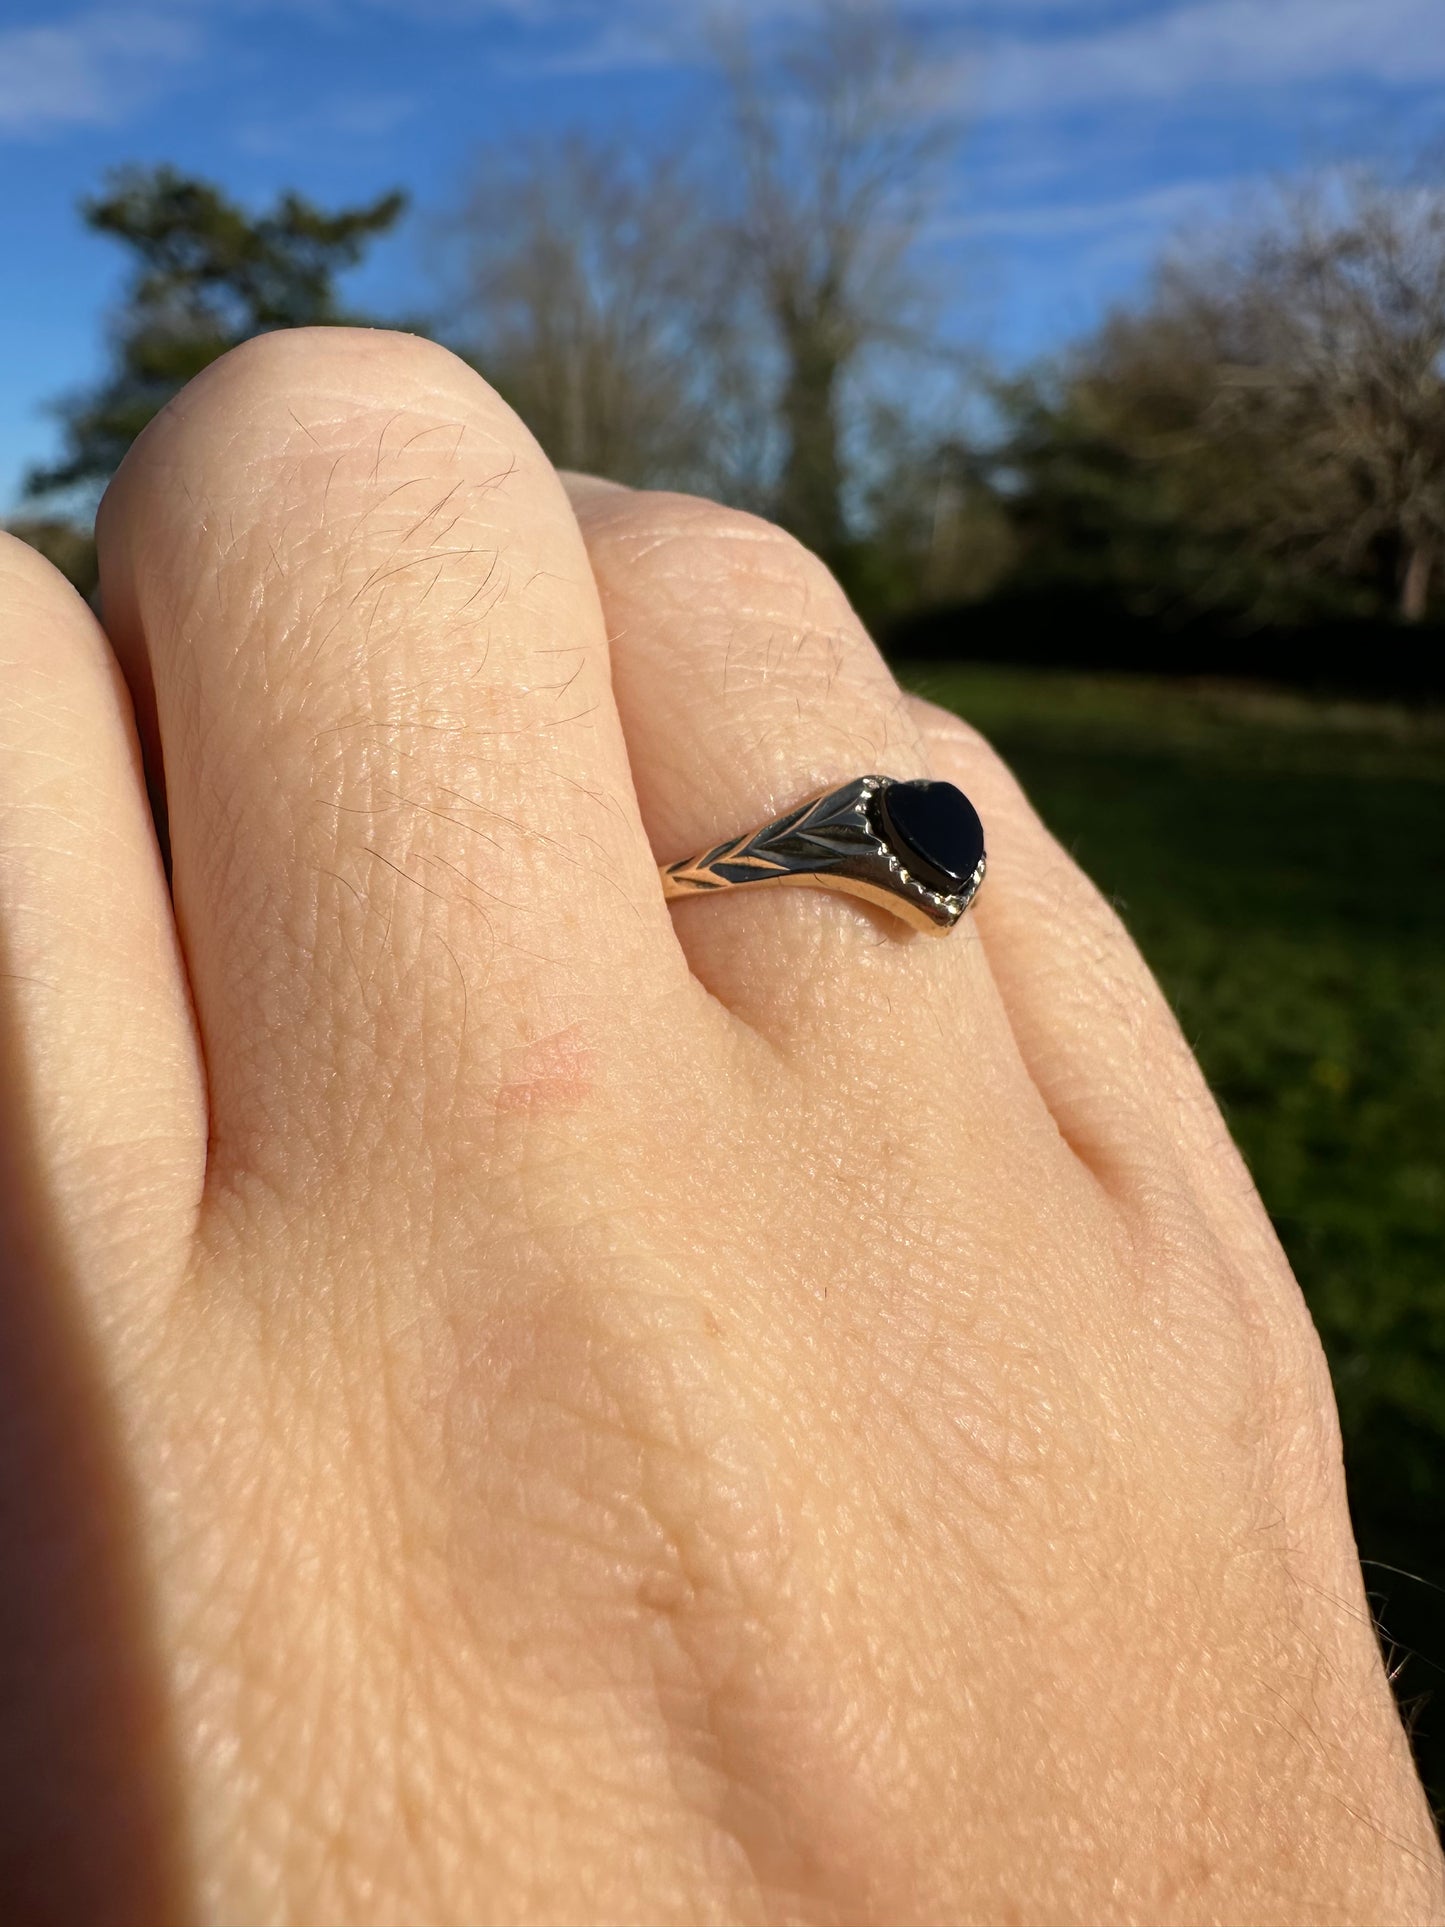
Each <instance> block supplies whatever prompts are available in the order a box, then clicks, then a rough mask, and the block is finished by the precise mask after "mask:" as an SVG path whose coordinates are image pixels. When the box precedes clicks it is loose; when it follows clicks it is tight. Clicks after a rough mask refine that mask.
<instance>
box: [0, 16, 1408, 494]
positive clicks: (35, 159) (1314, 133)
mask: <svg viewBox="0 0 1445 1927" xmlns="http://www.w3.org/2000/svg"><path fill="white" fill-rule="evenodd" d="M734 4H736V5H739V6H742V7H744V9H745V10H746V11H748V12H750V13H753V14H756V15H759V16H782V15H784V14H786V12H787V11H788V10H789V9H790V8H796V7H798V6H800V5H802V4H804V0H734ZM704 11H705V8H704V5H703V0H90V4H80V5H74V4H72V0H0V188H3V191H0V264H3V265H0V513H3V512H5V511H7V510H8V509H10V508H12V507H13V506H14V503H15V491H16V486H17V483H18V479H19V476H20V474H21V472H22V470H23V469H24V467H25V465H26V463H27V462H29V461H32V460H34V459H36V458H37V457H43V456H46V455H48V454H50V453H51V452H53V449H54V445H55V444H54V430H53V428H52V426H51V424H50V423H49V421H48V420H47V418H46V415H45V413H44V403H45V401H46V399H47V398H49V397H52V396H54V395H55V394H57V393H58V392H63V391H64V390H66V389H67V388H71V387H74V386H76V385H77V384H81V383H84V382H85V381H86V380H88V379H90V378H93V377H94V376H95V375H96V374H97V373H98V372H99V370H100V368H101V366H102V357H103V334H102V329H103V323H104V316H105V312H106V308H107V304H108V303H110V302H111V301H112V300H113V299H114V298H115V295H116V292H117V289H118V286H119V279H120V271H121V267H122V261H121V257H120V255H119V252H118V250H116V249H115V247H114V245H113V244H111V243H107V242H106V241H104V240H101V239H98V238H96V237H93V236H90V235H88V234H86V233H85V231H84V230H83V229H82V227H81V226H80V223H79V222H78V220H77V219H76V217H75V213H74V207H75V203H76V201H77V199H78V198H79V197H80V196H81V195H82V194H84V193H86V192H88V191H90V190H92V189H94V188H95V187H96V186H97V185H98V184H99V183H100V182H101V180H102V179H103V177H104V174H105V172H106V170H107V169H108V168H109V167H112V166H114V165H115V164H117V163H120V162H125V161H141V162H152V161H160V160H170V161H173V162H175V163H177V164H178V165H179V166H181V167H183V168H186V169H190V170H194V171H196V172H200V173H204V174H206V175H208V176H210V177H211V178H213V179H216V180H218V181H220V182H222V183H223V184H224V185H225V186H226V187H227V188H229V189H230V190H231V191H232V192H233V193H236V194H239V195H241V196H243V197H246V198H252V199H257V200H260V199H265V198H269V196H270V195H271V194H273V193H274V192H275V191H276V190H277V189H278V188H280V187H284V186H291V185H295V186H298V187H300V188H302V189H303V190H305V191H307V192H309V193H311V194H313V195H315V196H317V197H318V198H320V199H322V200H326V201H333V202H340V201H348V200H354V199H361V198H364V197H366V196H368V195H371V194H374V193H376V192H379V191H381V190H382V189H385V188H387V187H390V186H392V185H394V184H400V185H403V186H405V187H407V188H409V189H410V190H411V191H412V193H413V194H414V196H415V198H416V203H417V210H418V211H417V213H416V214H415V215H413V217H412V218H411V219H410V220H409V222H408V223H407V225H406V227H405V228H404V229H402V230H401V231H400V232H399V234H398V235H397V236H396V237H395V238H394V239H390V240H388V241H387V242H385V243H384V244H383V245H382V246H381V247H380V248H378V250H377V252H376V254H375V256H374V258H373V260H372V261H371V263H370V264H369V266H368V267H367V268H366V269H365V270H363V272H362V275H361V277H360V280H359V281H358V282H357V283H356V284H354V286H353V289H352V292H353V295H354V298H357V299H359V300H365V301H366V302H367V303H368V304H369V305H370V306H372V307H374V308H378V309H380V310H382V311H383V312H386V311H390V312H397V313H400V312H403V311H405V310H406V309H408V308H412V309H415V307H416V306H417V304H418V302H419V301H421V302H424V301H425V299H426V297H427V294H428V291H429V287H428V273H427V258H428V253H427V247H426V228H427V219H428V213H429V211H430V210H434V209H436V208H439V207H441V206H444V205H445V203H446V202H447V200H448V199H449V198H451V197H454V196H455V194H456V191H457V185H458V182H459V181H460V180H461V179H462V178H464V176H465V174H466V171H467V166H468V160H469V156H470V155H471V154H472V153H473V152H474V151H475V149H476V148H477V147H478V146H479V145H480V144H481V143H483V142H485V141H490V140H495V139H501V140H506V139H508V138H510V137H512V136H514V135H517V134H520V133H522V132H528V133H531V134H534V135H535V134H536V133H538V132H542V133H545V132H546V131H548V130H551V129H557V130H561V129H563V128H566V127H568V126H572V125H578V124H581V125H587V126H592V127H599V126H600V127H608V128H614V129H628V128H630V129H636V130H639V131H640V132H641V133H642V134H644V135H647V134H650V133H655V132H658V131H661V130H664V129H666V128H669V127H678V126H685V125H686V124H687V123H688V121H689V119H690V117H693V116H695V115H697V114H699V113H705V112H707V111H708V109H709V102H708V97H707V92H706V82H705V80H704V79H703V77H702V75H701V72H700V69H699V66H698V60H697V33H696V29H697V27H698V24H699V23H700V21H701V19H702V17H703V14H704ZM914 11H915V12H917V13H918V14H919V15H920V16H921V17H923V18H924V19H925V20H926V24H927V27H928V30H929V31H930V32H931V33H932V34H934V35H935V36H936V45H937V62H938V72H939V75H940V79H941V81H942V83H943V85H944V87H945V89H946V90H951V91H952V92H953V93H954V94H956V98H957V101H958V104H959V107H960V109H961V112H962V114H963V116H964V120H965V124H966V126H967V129H968V135H967V139H966V140H965V142H964V144H963V146H962V149H961V151H960V154H959V158H958V162H957V165H956V168H955V171H954V175H953V178H952V181H951V186H950V193H949V201H948V205H947V207H946V208H945V209H943V210H942V212H941V215H940V219H939V223H938V229H937V233H936V235H935V237H934V240H933V245H934V246H935V247H936V248H937V250H938V251H939V258H940V266H941V267H942V270H943V273H944V275H945V277H946V282H947V286H948V287H949V289H950V291H951V297H952V298H951V301H950V305H949V325H950V327H951V328H952V330H953V331H954V332H955V333H956V334H958V335H959V336H960V338H963V339H967V340H970V341H974V342H977V343H978V344H979V345H980V346H983V347H985V348H987V349H988V350H989V351H991V352H992V353H994V354H995V355H997V356H999V357H1000V358H1003V359H1005V360H1018V359H1021V358H1023V357H1026V356H1030V355H1033V354H1035V353H1039V352H1042V351H1047V350H1048V349H1050V348H1052V347H1055V346H1057V345H1059V344H1060V343H1061V342H1062V341H1064V340H1066V339H1067V338H1068V336H1069V335H1070V334H1072V333H1074V332H1076V331H1077V330H1079V329H1081V328H1084V327H1087V326H1088V325H1089V324H1090V322H1091V321H1093V320H1094V319H1095V318H1096V317H1097V316H1098V315H1099V313H1100V312H1101V311H1102V310H1103V309H1104V308H1105V307H1107V306H1108V304H1109V303H1110V302H1111V301H1115V300H1118V299H1120V298H1124V297H1127V296H1128V294H1129V293H1130V291H1131V290H1133V289H1134V288H1137V287H1138V286H1139V285H1140V283H1141V280H1142V279H1143V277H1144V275H1145V274H1146V273H1147V269H1148V264H1149V262H1150V260H1151V259H1152V258H1153V257H1154V255H1155V254H1156V253H1157V251H1158V249H1159V247H1160V245H1161V244H1162V243H1163V241H1164V240H1165V239H1166V238H1168V237H1171V236H1179V235H1181V234H1183V235H1185V236H1187V234H1188V232H1189V230H1190V227H1191V226H1198V225H1208V223H1209V222H1210V221H1212V220H1214V219H1217V218H1218V217H1219V216H1220V214H1221V213H1223V212H1226V211H1227V210H1228V209H1229V208H1230V207H1231V206H1234V205H1236V204H1237V203H1238V202H1239V200H1240V199H1241V198H1242V197H1244V196H1247V194H1248V193H1249V191H1250V190H1251V188H1253V187H1254V186H1256V185H1258V184H1262V183H1266V182H1268V181H1270V180H1272V179H1274V178H1277V177H1279V176H1280V175H1283V174H1289V173H1292V172H1294V171H1296V170H1299V169H1301V168H1306V167H1310V166H1315V165H1322V164H1330V163H1336V162H1340V161H1353V160H1367V161H1372V162H1375V163H1378V164H1379V165H1381V166H1383V167H1385V168H1386V169H1388V170H1391V171H1394V170H1404V169H1406V168H1408V167H1410V166H1412V165H1416V164H1418V163H1419V162H1420V161H1421V160H1422V159H1423V160H1426V161H1433V163H1434V164H1435V166H1437V167H1440V168H1445V0H926V3H925V4H920V5H919V6H918V7H916V8H915V9H914Z"/></svg>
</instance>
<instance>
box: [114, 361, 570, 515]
mask: <svg viewBox="0 0 1445 1927" xmlns="http://www.w3.org/2000/svg"><path fill="white" fill-rule="evenodd" d="M472 442H476V443H477V444H478V445H479V448H480V451H481V452H480V453H479V455H478V460H479V461H480V462H481V463H482V464H484V465H490V466H491V467H493V468H495V467H497V466H499V465H503V466H506V467H508V468H513V467H516V466H517V465H519V464H520V463H523V462H526V463H529V464H530V465H531V466H532V467H534V468H536V469H543V468H545V458H544V457H543V456H542V454H541V452H540V450H538V449H537V448H536V445H535V443H534V442H533V441H532V438H531V437H530V436H529V434H528V432H527V430H526V429H525V427H524V426H523V424H522V423H521V422H520V420H519V419H518V418H517V416H516V415H515V414H514V413H513V411H512V410H511V408H510V407H509V406H508V405H507V403H506V402H504V401H503V400H502V398H501V396H500V395H499V394H498V393H497V392H496V390H495V389H494V388H492V387H491V386H490V385H489V384H488V383H487V382H486V381H484V380H483V378H482V377H481V376H480V375H479V374H478V373H477V372H476V370H475V369H474V368H472V367H471V366H470V364H469V363H467V362H465V361H463V360H461V358H460V357H459V356H457V355H455V354H453V353H452V352H451V351H450V349H447V348H443V347H441V346H440V345H439V344H437V343H436V342H433V341H427V340H424V339H423V338H422V337H420V336H418V335H407V334H401V333H396V332H391V331H388V330H385V329H367V328H295V329H278V330H276V331H274V332H272V333H270V334H265V335H257V336H255V337H253V338H252V339H251V340H249V341H246V342H243V343H242V344H241V345H240V346H239V347H236V348H232V349H231V350H229V351H228V352H227V353H226V354H224V355H222V356H220V357H219V359H218V360H216V361H214V362H212V363H211V365H210V366H209V367H208V368H206V369H204V370H203V371H202V373H200V374H199V375H197V376H196V377H195V378H194V379H193V380H192V381H191V382H189V383H188V384H187V386H186V387H185V388H184V389H182V390H181V392H180V394H178V395H177V396H175V398H174V399H173V400H172V401H170V402H169V403H168V404H167V405H166V407H165V408H163V409H162V410H161V412H160V413H159V415H157V416H156V418H155V420H154V421H152V422H151V423H150V424H149V426H148V427H147V428H146V429H145V430H144V431H143V432H142V434H141V435H140V436H139V437H138V438H137V440H136V442H135V444H134V445H133V447H132V449H131V451H130V453H129V454H128V455H127V457H126V459H125V461H124V462H123V463H122V464H121V467H120V470H119V471H118V473H117V476H116V478H115V480H114V481H113V482H112V483H111V486H110V488H109V490H108V491H107V493H106V497H105V500H104V501H103V502H102V504H101V512H100V521H101V522H102V523H103V524H104V523H109V522H110V521H111V520H112V519H113V518H114V517H115V516H116V514H117V507H116V503H117V500H118V499H123V498H126V497H128V496H129V495H130V494H131V493H132V491H133V490H134V489H135V487H136V485H137V483H138V482H141V483H142V484H143V483H144V481H145V480H146V479H147V478H150V479H152V480H153V479H154V475H155V471H156V470H157V469H158V468H160V469H163V470H164V471H165V473H166V476H167V479H168V480H170V479H175V478H176V477H177V476H179V477H181V478H184V479H185V482H186V486H187V489H188V490H189V491H190V492H191V494H192V496H193V497H194V499H195V501H196V502H197V503H206V504H212V505H213V504H215V503H216V502H217V501H220V500H224V499H225V498H227V497H229V496H233V495H241V494H251V495H255V496H257V497H258V500H259V502H261V503H268V504H269V519H271V520H273V521H277V522H284V521H285V519H286V516H287V513H288V505H289V498H290V497H291V496H292V495H293V494H294V493H295V492H296V488H297V487H298V486H301V487H305V488H309V487H310V485H311V484H312V483H313V482H314V483H316V485H317V492H318V494H319V493H320V490H321V488H322V486H323V485H324V484H325V482H326V481H327V480H328V479H329V478H330V477H331V475H332V468H331V464H332V463H333V462H334V461H335V459H336V458H337V457H338V456H341V457H343V458H345V457H346V456H348V455H354V456H356V457H357V458H358V459H363V458H364V464H365V466H364V475H363V472H362V471H360V470H358V476H361V477H362V479H365V480H368V481H370V482H371V483H372V484H374V485H375V486H376V487H377V488H380V487H381V486H382V485H383V484H385V482H386V481H387V479H388V471H389V469H394V468H395V466H396V465H397V463H398V462H399V461H404V462H405V464H406V465H407V466H408V467H409V468H411V469H414V470H425V469H429V470H430V471H431V472H433V473H441V472H442V471H443V470H447V469H452V468H455V467H456V466H457V464H458V462H459V461H465V459H466V455H467V452H468V449H469V448H470V445H471V443H472ZM464 444H467V448H465V449H464V446H463V445H464ZM378 458H379V459H378ZM278 465H279V466H280V468H281V469H282V470H283V471H284V475H285V477H286V479H287V486H286V487H285V488H283V489H281V490H275V489H274V483H275V481H276V478H277V470H278ZM193 477H198V478H199V485H197V484H196V482H195V481H194V480H193V479H192V478H193ZM351 479H352V480H353V481H356V480H357V477H352V478H351ZM143 492H144V493H146V494H147V495H149V493H150V492H151V491H150V490H148V489H144V488H143Z"/></svg>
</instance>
